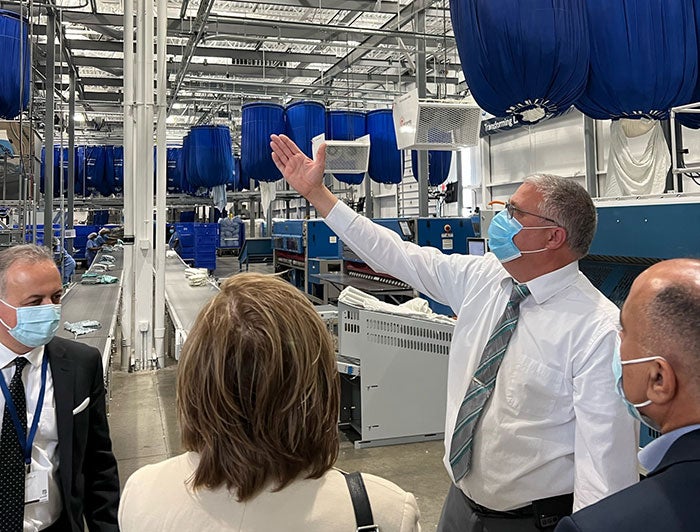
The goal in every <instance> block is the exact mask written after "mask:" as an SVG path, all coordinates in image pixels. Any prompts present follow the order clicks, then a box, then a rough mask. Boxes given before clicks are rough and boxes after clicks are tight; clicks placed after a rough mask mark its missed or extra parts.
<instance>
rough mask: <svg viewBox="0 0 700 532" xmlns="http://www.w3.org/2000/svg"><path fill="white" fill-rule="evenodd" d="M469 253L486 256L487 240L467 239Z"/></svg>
mask: <svg viewBox="0 0 700 532" xmlns="http://www.w3.org/2000/svg"><path fill="white" fill-rule="evenodd" d="M467 251H468V252H469V254H470V255H485V254H486V239H485V238H467Z"/></svg>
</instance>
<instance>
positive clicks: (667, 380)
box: [647, 358, 678, 404]
mask: <svg viewBox="0 0 700 532" xmlns="http://www.w3.org/2000/svg"><path fill="white" fill-rule="evenodd" d="M677 390H678V379H677V378H676V372H675V371H674V369H673V366H671V364H669V362H668V361H667V360H666V359H663V358H657V359H656V360H654V361H653V362H652V363H651V364H649V379H648V386H647V397H648V398H649V399H651V400H652V401H653V402H654V404H665V403H668V402H669V401H671V400H672V399H673V398H674V397H675V396H676V392H677Z"/></svg>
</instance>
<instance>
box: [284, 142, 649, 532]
mask: <svg viewBox="0 0 700 532" xmlns="http://www.w3.org/2000/svg"><path fill="white" fill-rule="evenodd" d="M271 147H272V150H273V154H272V157H273V160H274V161H275V163H276V165H277V167H278V168H279V169H280V171H281V172H282V174H283V175H284V177H285V179H286V180H287V181H288V182H289V183H290V184H291V185H292V187H294V188H295V189H296V190H297V191H298V192H299V193H300V194H302V195H303V196H304V197H305V198H307V199H308V200H309V201H310V202H311V203H312V204H313V205H314V207H315V208H316V211H317V212H318V213H319V214H320V215H321V216H323V217H325V219H326V223H327V224H328V226H329V227H330V228H331V229H333V231H335V232H336V234H338V236H339V237H340V238H341V239H342V240H343V242H344V243H345V244H346V245H348V246H349V247H350V248H351V249H353V250H354V251H355V252H356V253H357V254H358V255H359V256H360V257H361V258H362V259H363V260H364V261H365V262H366V263H367V264H368V265H369V266H371V267H372V268H374V269H375V270H377V271H381V272H385V273H389V274H391V275H393V276H394V277H397V278H399V279H401V280H402V281H404V282H406V283H408V284H410V285H411V286H413V287H414V288H415V289H416V290H418V291H420V292H421V293H424V294H427V295H428V296H429V297H431V298H433V299H435V300H436V301H438V302H441V303H444V304H447V305H449V306H450V307H451V308H452V309H453V310H454V312H455V314H456V315H457V316H458V318H457V323H456V325H455V330H454V334H453V337H452V346H451V349H450V361H449V375H448V382H447V412H446V421H445V458H444V461H445V466H446V468H447V472H448V474H449V475H450V477H451V479H452V480H453V484H452V485H451V487H450V491H449V493H448V496H447V499H446V501H445V505H444V507H443V513H442V516H441V520H440V525H439V527H438V530H439V531H442V532H451V531H457V530H460V531H465V530H466V531H482V530H483V531H487V532H498V531H535V530H552V529H553V527H554V525H556V522H557V521H558V520H559V519H560V518H561V517H562V516H564V515H567V514H568V513H570V512H571V509H572V507H573V509H574V510H576V509H579V508H583V507H584V506H587V505H589V504H591V503H593V502H595V501H597V500H599V499H601V498H603V497H605V496H607V495H609V494H611V493H614V492H616V491H619V490H620V489H623V488H625V487H627V486H629V485H631V484H632V483H634V482H635V481H636V480H637V478H638V476H637V462H636V456H635V451H636V448H637V445H636V431H635V425H634V421H633V420H632V419H631V418H630V417H629V416H627V415H626V412H625V408H624V405H622V404H621V402H620V400H619V397H618V396H617V395H616V393H615V391H614V382H613V373H612V370H611V360H612V354H613V350H614V346H615V343H616V341H617V321H618V320H617V318H618V310H617V308H616V307H615V306H614V305H613V304H612V303H611V302H610V301H609V300H607V299H606V298H605V297H604V296H603V295H602V294H601V293H600V292H599V291H598V290H596V289H595V288H594V287H593V285H592V284H591V283H590V282H589V281H588V279H586V277H585V276H584V275H583V274H582V273H580V272H579V269H578V260H579V259H580V258H581V257H583V256H585V255H586V254H587V252H588V248H589V246H590V243H591V241H592V239H593V235H594V233H595V227H596V212H595V207H594V206H593V203H592V201H591V198H590V196H589V195H588V193H587V192H586V191H585V190H584V189H583V188H582V187H580V186H579V185H578V184H576V183H575V182H574V181H572V180H568V179H564V178H559V177H555V176H532V177H530V178H528V179H526V180H525V183H524V184H523V185H522V186H521V187H520V188H518V190H517V191H516V193H515V194H514V195H513V196H512V198H511V200H510V202H509V203H508V205H507V208H506V209H505V210H504V211H502V212H501V213H499V214H498V216H496V217H495V218H494V222H493V223H492V225H491V228H490V229H489V237H490V242H489V243H490V246H491V249H492V251H493V252H494V253H487V254H486V255H485V256H483V257H479V256H464V255H457V254H453V255H444V254H442V253H440V252H439V251H437V250H436V249H433V248H427V247H426V248H422V247H420V246H417V245H415V244H412V243H408V242H404V241H403V240H402V239H401V238H400V237H399V236H398V235H396V234H395V233H393V232H392V231H390V230H388V229H385V228H383V227H381V226H379V225H377V224H374V223H372V222H371V221H370V220H368V219H367V218H364V217H362V216H360V215H358V214H356V213H355V212H353V211H352V210H351V209H349V208H348V207H347V206H346V205H344V204H343V203H342V202H339V201H338V199H337V198H336V197H335V196H333V194H332V193H331V192H330V191H329V190H328V189H327V188H326V187H325V186H324V185H323V174H324V165H325V147H322V148H321V149H320V150H319V153H318V158H317V160H316V161H312V160H311V159H309V158H308V157H306V156H305V155H304V154H303V153H302V152H301V151H300V150H299V148H298V147H297V146H296V145H295V144H294V143H293V142H292V141H291V140H290V139H288V138H287V137H286V136H284V135H280V136H277V135H273V136H272V142H271ZM516 285H517V286H516ZM516 288H517V289H518V291H519V292H522V294H523V295H524V299H522V301H521V302H519V303H518V302H515V303H514V300H513V297H512V296H513V295H514V292H515V289H516ZM509 300H510V301H509ZM513 304H514V305H515V306H516V307H517V306H518V304H519V314H520V316H519V318H518V315H517V314H518V312H517V308H516V317H515V325H514V326H513V320H512V319H511V321H510V322H509V326H511V332H510V337H509V338H508V340H506V346H507V349H506V350H505V354H504V355H503V352H501V359H502V362H499V363H500V369H498V368H497V378H494V380H491V381H489V382H490V384H489V386H490V390H489V393H490V396H489V395H486V396H485V397H487V398H488V399H487V400H486V402H485V404H483V405H482V406H481V407H480V408H479V411H478V412H474V414H476V415H478V417H476V420H477V421H476V422H475V423H474V425H475V428H474V429H473V430H474V432H473V435H472V437H470V438H469V441H468V442H467V443H468V444H470V446H471V447H470V452H469V453H466V455H465V454H464V453H462V452H461V450H462V449H463V443H462V441H459V440H458V439H457V437H458V436H459V434H457V433H458V432H459V431H460V430H462V429H461V427H463V422H464V419H463V418H464V416H463V414H462V411H461V408H462V407H463V405H464V404H466V403H467V402H468V399H469V396H470V395H472V394H471V388H470V385H472V382H473V381H476V382H477V383H478V384H479V385H482V386H484V384H483V383H481V382H480V381H479V379H477V378H476V374H477V372H478V371H481V369H482V366H481V364H482V363H488V362H489V361H490V360H491V357H490V355H489V356H486V357H484V359H482V355H484V354H485V352H486V351H487V350H488V349H489V347H488V346H487V342H489V343H490V342H491V340H492V339H493V337H495V336H497V334H496V329H497V328H496V325H497V324H498V326H499V327H501V326H502V324H503V323H504V322H503V320H504V318H505V317H506V311H507V310H511V311H512V307H511V305H513ZM511 318H512V315H511ZM472 386H473V385H472ZM468 390H469V391H468ZM465 396H466V397H465ZM467 417H468V418H470V419H472V420H473V419H474V418H473V417H472V416H467ZM456 428H457V430H455V429H456ZM453 437H454V438H455V440H453ZM455 442H457V443H455ZM453 443H455V448H457V445H459V449H460V452H452V451H453V449H452V446H453ZM465 457H466V460H467V462H466V466H467V467H464V465H465V462H464V461H463V460H464V459H465ZM465 471H468V472H467V473H465ZM572 495H573V497H572ZM572 501H573V502H572Z"/></svg>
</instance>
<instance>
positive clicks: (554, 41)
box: [450, 0, 589, 123]
mask: <svg viewBox="0 0 700 532" xmlns="http://www.w3.org/2000/svg"><path fill="white" fill-rule="evenodd" d="M584 3H585V0H528V1H527V2H523V1H521V0H498V1H495V0H450V13H451V17H452V27H453V28H454V33H455V40H456V41H457V50H458V51H459V56H460V58H461V63H462V69H463V70H464V75H465V77H466V81H467V86H468V87H469V89H470V90H471V93H472V95H473V96H474V99H475V100H476V102H477V103H478V104H479V106H481V108H482V109H484V110H485V111H487V112H489V113H491V114H492V115H494V116H508V115H511V114H512V115H516V116H518V117H519V118H520V119H521V120H522V121H523V122H525V123H536V122H538V121H540V120H542V119H544V118H548V117H551V116H554V115H557V114H560V113H563V112H564V111H566V110H567V109H568V108H569V107H571V105H573V104H574V102H575V101H576V100H577V99H578V98H579V97H580V96H581V94H582V93H583V90H584V88H585V86H586V79H587V74H588V58H589V44H588V32H587V27H588V23H587V19H586V12H585V9H584Z"/></svg>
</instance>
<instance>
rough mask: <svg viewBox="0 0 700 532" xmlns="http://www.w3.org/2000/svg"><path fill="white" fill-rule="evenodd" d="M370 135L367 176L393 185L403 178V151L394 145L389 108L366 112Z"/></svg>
mask: <svg viewBox="0 0 700 532" xmlns="http://www.w3.org/2000/svg"><path fill="white" fill-rule="evenodd" d="M367 133H368V134H369V137H370V142H371V145H370V149H369V170H368V174H369V177H370V178H371V179H372V180H373V181H376V182H377V183H384V184H387V185H395V184H397V183H401V180H402V179H403V153H402V152H401V150H399V149H398V148H397V146H396V131H395V130H394V117H393V114H392V112H391V109H378V110H376V111H370V112H368V113H367Z"/></svg>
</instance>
